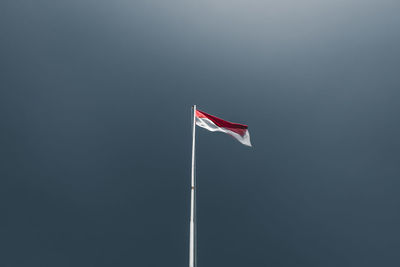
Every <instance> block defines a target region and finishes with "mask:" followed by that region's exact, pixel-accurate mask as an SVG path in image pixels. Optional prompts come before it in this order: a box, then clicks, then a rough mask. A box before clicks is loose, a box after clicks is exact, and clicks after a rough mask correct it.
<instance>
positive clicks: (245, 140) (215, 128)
mask: <svg viewBox="0 0 400 267" xmlns="http://www.w3.org/2000/svg"><path fill="white" fill-rule="evenodd" d="M196 125H197V126H200V127H202V128H204V129H207V130H209V131H211V132H223V133H227V134H229V135H231V136H232V137H233V138H235V139H236V140H238V141H239V142H240V143H242V144H243V145H246V146H251V143H250V134H249V131H248V130H247V128H248V127H247V125H243V124H239V123H232V122H229V121H224V120H223V119H220V118H217V117H215V116H212V115H210V114H207V113H205V112H203V111H200V110H196Z"/></svg>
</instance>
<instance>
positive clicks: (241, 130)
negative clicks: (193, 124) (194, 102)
mask: <svg viewBox="0 0 400 267" xmlns="http://www.w3.org/2000/svg"><path fill="white" fill-rule="evenodd" d="M196 117H198V118H207V119H209V120H210V121H212V122H213V123H215V125H217V126H219V127H222V128H226V129H228V130H230V131H232V132H235V133H237V134H239V135H241V136H244V135H245V133H246V130H247V125H244V124H239V123H233V122H229V121H224V120H223V119H220V118H218V117H215V116H212V115H210V114H207V113H205V112H203V111H200V110H196Z"/></svg>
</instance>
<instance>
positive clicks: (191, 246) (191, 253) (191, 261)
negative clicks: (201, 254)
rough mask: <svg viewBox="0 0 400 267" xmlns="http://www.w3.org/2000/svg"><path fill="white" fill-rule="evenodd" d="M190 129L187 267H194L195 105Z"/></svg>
mask: <svg viewBox="0 0 400 267" xmlns="http://www.w3.org/2000/svg"><path fill="white" fill-rule="evenodd" d="M192 127H193V129H192V175H191V176H192V177H191V189H190V192H191V194H190V241H189V242H190V243H189V267H196V236H195V235H196V228H195V227H196V212H195V211H196V196H195V194H196V192H195V187H196V181H195V158H194V157H195V153H194V152H195V139H196V105H194V106H193V126H192Z"/></svg>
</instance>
